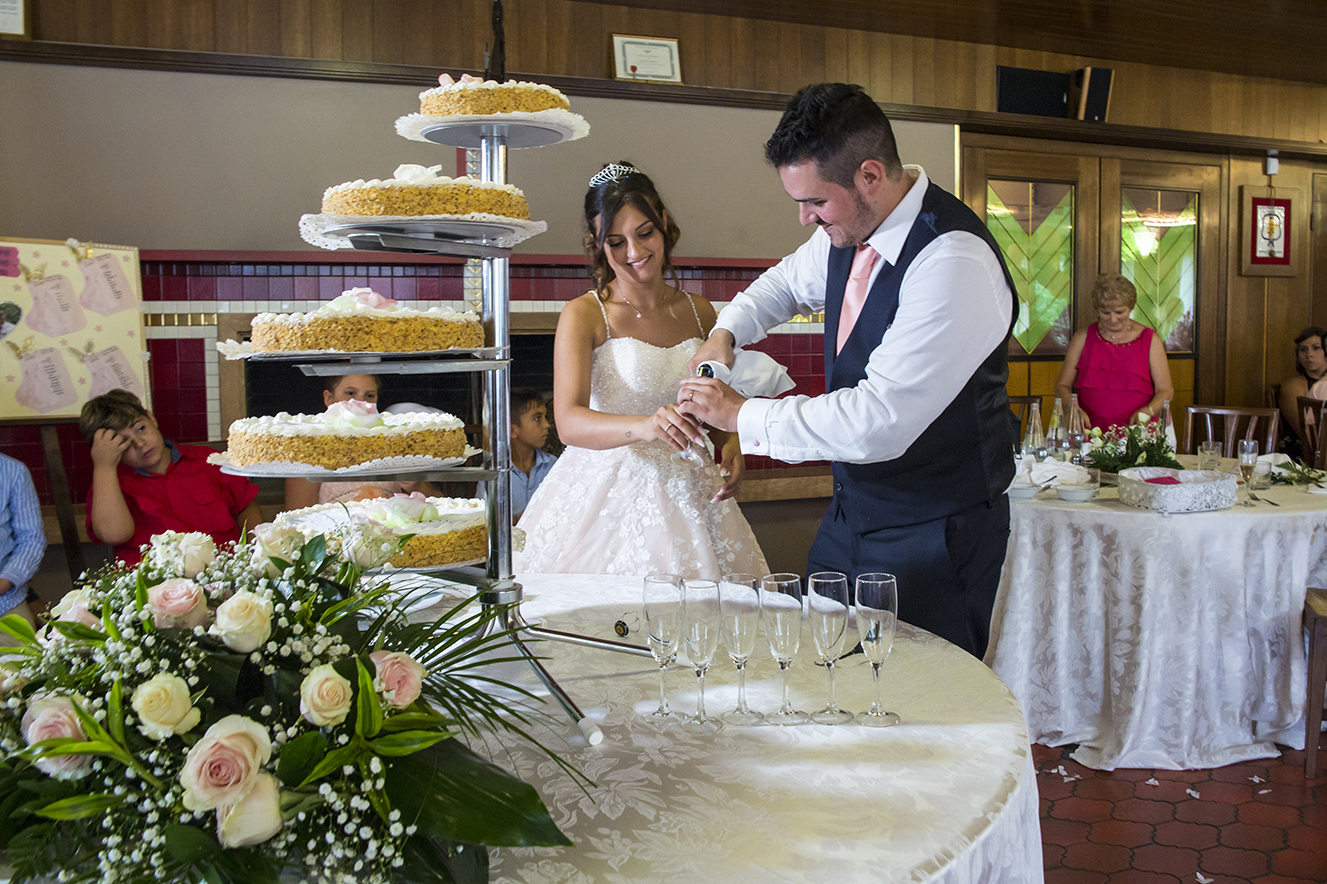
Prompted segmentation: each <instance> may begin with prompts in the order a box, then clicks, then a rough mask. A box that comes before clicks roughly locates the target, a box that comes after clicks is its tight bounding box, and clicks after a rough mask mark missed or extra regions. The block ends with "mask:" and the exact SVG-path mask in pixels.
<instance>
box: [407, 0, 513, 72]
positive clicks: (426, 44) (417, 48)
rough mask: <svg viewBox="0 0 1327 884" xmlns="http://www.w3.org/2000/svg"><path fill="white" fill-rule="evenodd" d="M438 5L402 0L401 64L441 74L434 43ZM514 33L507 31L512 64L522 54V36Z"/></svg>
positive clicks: (508, 54) (420, 0)
mask: <svg viewBox="0 0 1327 884" xmlns="http://www.w3.org/2000/svg"><path fill="white" fill-rule="evenodd" d="M435 5H436V4H433V3H430V2H429V0H403V8H402V10H401V21H402V24H403V27H404V30H403V31H402V34H401V62H402V63H403V64H413V65H419V66H420V67H426V68H435V69H438V70H439V72H441V63H440V61H439V56H438V52H437V49H436V48H435V46H434V42H433V38H434V35H435V34H436V33H437V31H438V22H437V19H436V18H435V16H434V15H433V9H434V7H435ZM515 30H516V29H515V28H511V27H509V28H508V29H507V60H508V61H509V62H510V61H511V60H512V57H513V56H514V55H517V54H519V52H518V50H517V45H518V43H519V37H518V36H517V35H516V34H515V33H514V31H515Z"/></svg>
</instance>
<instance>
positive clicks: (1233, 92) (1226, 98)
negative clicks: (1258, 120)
mask: <svg viewBox="0 0 1327 884" xmlns="http://www.w3.org/2000/svg"><path fill="white" fill-rule="evenodd" d="M1242 98H1243V89H1242V88H1241V84H1240V79H1239V77H1235V76H1232V75H1230V74H1216V75H1215V76H1214V77H1213V79H1212V115H1211V126H1212V131H1213V132H1226V133H1229V134H1232V135H1234V134H1237V133H1239V132H1241V131H1242V130H1243V129H1244V102H1243V101H1242Z"/></svg>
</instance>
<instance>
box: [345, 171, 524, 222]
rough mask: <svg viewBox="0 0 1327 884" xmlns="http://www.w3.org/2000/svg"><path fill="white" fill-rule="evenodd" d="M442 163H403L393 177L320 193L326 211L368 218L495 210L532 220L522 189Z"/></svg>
mask: <svg viewBox="0 0 1327 884" xmlns="http://www.w3.org/2000/svg"><path fill="white" fill-rule="evenodd" d="M441 169H442V166H419V165H415V164H414V163H405V164H403V165H400V166H397V167H396V172H395V173H394V174H393V176H392V177H391V178H387V179H382V180H380V179H377V178H374V179H372V180H370V181H365V180H364V179H362V178H361V179H360V180H358V181H347V182H346V183H344V184H336V185H333V186H332V187H329V188H327V190H326V191H325V192H324V193H323V205H322V211H323V214H326V215H363V216H366V217H382V216H390V215H395V216H416V215H475V214H482V215H499V216H501V217H503V218H515V219H517V220H520V221H528V220H529V219H530V204H529V203H527V202H526V201H525V194H524V193H522V192H521V190H520V188H518V187H513V186H512V185H510V184H496V183H494V182H491V181H477V180H475V179H474V178H448V177H447V176H446V175H439V174H438V172H439V171H440V170H441Z"/></svg>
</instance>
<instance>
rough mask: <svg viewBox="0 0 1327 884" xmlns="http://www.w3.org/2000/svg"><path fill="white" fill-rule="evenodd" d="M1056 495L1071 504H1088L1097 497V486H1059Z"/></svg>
mask: <svg viewBox="0 0 1327 884" xmlns="http://www.w3.org/2000/svg"><path fill="white" fill-rule="evenodd" d="M1055 493H1056V494H1058V495H1060V500H1067V501H1068V502H1069V503H1087V502H1088V501H1089V500H1091V499H1092V498H1094V497H1096V496H1097V486H1096V485H1057V486H1056V488H1055Z"/></svg>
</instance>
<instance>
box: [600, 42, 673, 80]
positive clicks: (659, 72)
mask: <svg viewBox="0 0 1327 884" xmlns="http://www.w3.org/2000/svg"><path fill="white" fill-rule="evenodd" d="M613 76H614V77H616V78H617V79H619V80H640V81H642V82H647V83H681V82H682V64H681V60H680V59H679V58H678V54H677V41H676V40H670V39H661V38H658V37H633V36H631V35H630V34H614V35H613Z"/></svg>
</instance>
